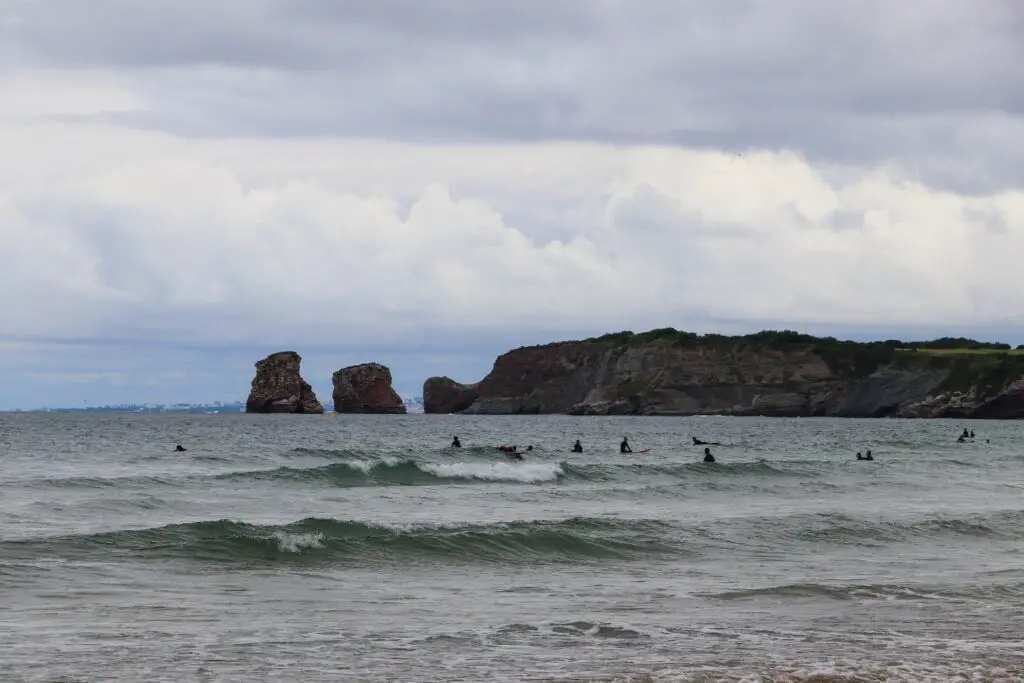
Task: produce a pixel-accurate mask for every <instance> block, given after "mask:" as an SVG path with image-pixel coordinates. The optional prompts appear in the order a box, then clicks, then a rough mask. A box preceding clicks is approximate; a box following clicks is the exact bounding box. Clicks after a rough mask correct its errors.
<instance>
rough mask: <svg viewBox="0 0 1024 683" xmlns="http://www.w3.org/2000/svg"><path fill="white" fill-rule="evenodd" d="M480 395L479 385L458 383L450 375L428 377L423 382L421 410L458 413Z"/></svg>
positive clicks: (445, 413) (444, 413)
mask: <svg viewBox="0 0 1024 683" xmlns="http://www.w3.org/2000/svg"><path fill="white" fill-rule="evenodd" d="M479 395H480V391H479V385H477V384H460V383H459V382H456V381H455V380H453V379H452V378H450V377H430V378H429V379H427V381H426V382H424V383H423V412H425V413H440V414H443V415H447V414H448V413H459V412H462V411H463V410H466V409H467V408H469V407H470V406H471V405H473V401H475V400H476V399H477V397H478V396H479Z"/></svg>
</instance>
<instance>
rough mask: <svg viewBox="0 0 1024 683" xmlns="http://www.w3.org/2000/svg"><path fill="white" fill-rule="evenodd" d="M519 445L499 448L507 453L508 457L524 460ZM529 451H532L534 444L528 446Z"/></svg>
mask: <svg viewBox="0 0 1024 683" xmlns="http://www.w3.org/2000/svg"><path fill="white" fill-rule="evenodd" d="M517 449H518V446H498V450H499V451H501V452H502V453H504V454H505V456H506V457H508V458H511V459H512V460H522V459H523V454H522V453H519V452H518V450H517ZM526 450H527V451H532V450H533V446H527V447H526Z"/></svg>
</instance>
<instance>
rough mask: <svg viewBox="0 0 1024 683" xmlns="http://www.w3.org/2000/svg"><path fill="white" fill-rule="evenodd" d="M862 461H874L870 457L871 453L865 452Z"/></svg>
mask: <svg viewBox="0 0 1024 683" xmlns="http://www.w3.org/2000/svg"><path fill="white" fill-rule="evenodd" d="M864 459H865V460H874V458H872V457H871V451H868V452H867V454H866V455H865V456H864Z"/></svg>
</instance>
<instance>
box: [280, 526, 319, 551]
mask: <svg viewBox="0 0 1024 683" xmlns="http://www.w3.org/2000/svg"><path fill="white" fill-rule="evenodd" d="M274 538H275V539H277V547H278V548H279V549H280V550H281V552H283V553H301V552H302V551H303V550H307V549H309V548H323V547H324V546H323V543H321V541H322V540H323V539H324V535H323V534H322V533H320V532H319V531H314V532H313V533H310V534H290V533H288V532H287V531H275V532H274Z"/></svg>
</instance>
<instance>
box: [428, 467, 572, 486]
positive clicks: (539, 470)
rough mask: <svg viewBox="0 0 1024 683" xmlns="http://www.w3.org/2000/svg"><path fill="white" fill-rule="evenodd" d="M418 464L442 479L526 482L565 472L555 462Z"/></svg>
mask: <svg viewBox="0 0 1024 683" xmlns="http://www.w3.org/2000/svg"><path fill="white" fill-rule="evenodd" d="M416 466H417V467H418V468H420V469H421V470H423V471H424V472H427V473H429V474H433V475H434V476H435V477H441V478H442V479H483V480H487V481H518V482H523V483H526V484H530V483H535V482H541V481H554V480H556V479H558V477H559V476H562V475H564V474H565V470H563V469H562V466H561V465H560V464H558V463H555V462H528V463H508V462H456V463H443V464H440V463H429V462H426V463H417V464H416Z"/></svg>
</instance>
